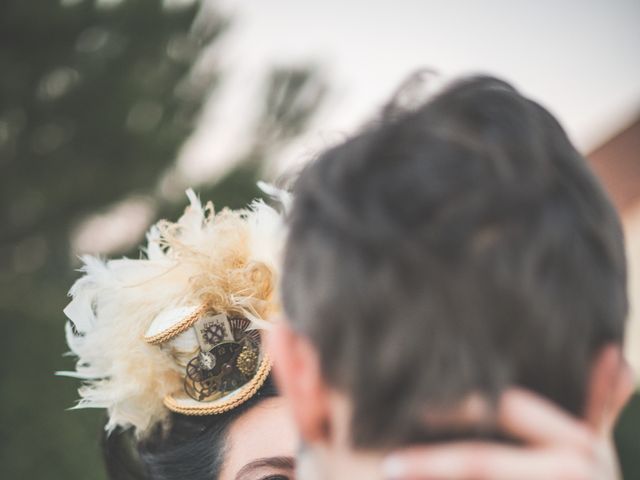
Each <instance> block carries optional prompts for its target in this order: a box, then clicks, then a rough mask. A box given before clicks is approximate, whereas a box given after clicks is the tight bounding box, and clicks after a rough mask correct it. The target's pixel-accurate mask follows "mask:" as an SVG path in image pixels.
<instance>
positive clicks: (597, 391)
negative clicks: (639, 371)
mask: <svg viewBox="0 0 640 480" xmlns="http://www.w3.org/2000/svg"><path fill="white" fill-rule="evenodd" d="M633 391H634V375H633V372H632V370H631V367H630V366H629V364H628V363H627V362H626V360H625V358H624V355H623V353H622V347H621V346H620V345H616V344H613V343H612V344H608V345H606V346H605V347H603V348H602V349H601V350H600V352H599V353H598V355H597V356H596V358H595V360H594V362H593V364H592V367H591V373H590V378H589V384H588V386H587V402H586V405H585V407H586V408H585V419H586V420H587V422H588V423H589V424H590V425H591V426H592V427H593V428H594V429H595V430H597V431H599V432H601V433H606V434H609V433H611V432H612V431H613V428H614V427H615V424H616V421H617V419H618V416H619V415H620V413H621V412H622V409H623V408H624V406H625V405H626V404H627V402H628V401H629V399H630V398H631V395H632V394H633Z"/></svg>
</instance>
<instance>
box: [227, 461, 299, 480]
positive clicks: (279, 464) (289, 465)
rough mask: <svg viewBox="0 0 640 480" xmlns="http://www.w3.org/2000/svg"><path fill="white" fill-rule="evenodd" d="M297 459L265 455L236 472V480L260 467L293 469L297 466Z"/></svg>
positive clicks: (240, 479)
mask: <svg viewBox="0 0 640 480" xmlns="http://www.w3.org/2000/svg"><path fill="white" fill-rule="evenodd" d="M295 464H296V463H295V459H294V458H293V457H265V458H259V459H257V460H254V461H253V462H250V463H247V464H246V465H245V466H244V467H242V468H241V469H240V470H239V471H238V473H237V474H236V480H242V479H243V477H244V476H245V475H246V474H248V473H250V472H252V471H254V470H256V469H258V468H265V467H271V468H280V469H283V470H285V469H286V470H293V469H294V468H295Z"/></svg>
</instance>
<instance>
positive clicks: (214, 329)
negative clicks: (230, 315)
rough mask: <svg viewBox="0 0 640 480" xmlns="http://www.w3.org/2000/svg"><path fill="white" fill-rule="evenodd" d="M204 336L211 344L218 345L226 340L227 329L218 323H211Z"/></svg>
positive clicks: (203, 333)
mask: <svg viewBox="0 0 640 480" xmlns="http://www.w3.org/2000/svg"><path fill="white" fill-rule="evenodd" d="M202 336H203V337H204V339H205V340H206V341H207V343H209V344H210V345H217V344H218V343H220V342H222V341H224V337H225V331H224V327H223V326H222V325H220V324H218V323H210V324H209V325H207V326H206V327H205V329H204V331H203V332H202Z"/></svg>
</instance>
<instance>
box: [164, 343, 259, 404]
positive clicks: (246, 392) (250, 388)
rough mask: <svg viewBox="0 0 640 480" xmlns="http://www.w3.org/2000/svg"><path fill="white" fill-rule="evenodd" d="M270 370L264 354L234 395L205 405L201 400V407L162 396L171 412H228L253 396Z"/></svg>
mask: <svg viewBox="0 0 640 480" xmlns="http://www.w3.org/2000/svg"><path fill="white" fill-rule="evenodd" d="M270 371H271V362H270V361H269V359H268V358H267V357H266V356H265V357H264V358H263V359H262V363H261V364H260V367H259V368H258V371H257V372H256V374H255V375H254V377H253V378H252V379H251V380H250V381H249V382H248V383H246V384H245V385H244V386H242V387H241V388H240V391H239V392H238V393H237V394H236V395H234V396H233V397H232V398H230V399H228V400H226V401H223V402H220V403H215V404H213V405H207V404H206V403H205V402H202V406H201V407H200V406H198V407H185V406H183V405H180V404H179V403H178V401H177V400H176V399H175V398H174V397H173V396H171V395H167V396H166V397H164V405H165V406H166V407H167V408H168V409H169V410H171V411H172V412H176V413H181V414H183V415H191V416H198V415H218V414H220V413H224V412H228V411H229V410H233V409H234V408H236V407H238V406H240V405H242V404H243V403H244V402H246V401H247V400H249V399H250V398H251V397H253V396H254V395H255V394H256V393H257V392H258V390H260V387H262V385H264V382H265V381H266V379H267V377H268V376H269V372H270Z"/></svg>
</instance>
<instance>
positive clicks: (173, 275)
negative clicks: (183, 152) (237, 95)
mask: <svg viewBox="0 0 640 480" xmlns="http://www.w3.org/2000/svg"><path fill="white" fill-rule="evenodd" d="M265 188H266V189H267V190H268V191H270V193H274V194H277V195H278V196H279V198H280V200H281V201H282V202H283V204H286V202H287V198H286V194H285V193H284V192H276V191H275V189H273V188H272V187H268V186H266V187H265ZM187 196H188V198H189V200H190V205H189V206H188V207H187V209H186V210H185V213H184V215H183V216H182V217H181V218H180V219H179V220H178V221H177V222H170V221H166V220H163V221H160V222H158V223H157V224H156V225H154V226H153V227H152V228H151V229H150V231H149V233H148V234H147V245H146V248H144V249H143V252H144V258H142V259H138V260H134V259H128V258H123V259H117V260H108V261H103V260H101V259H98V258H95V257H92V256H84V257H82V261H83V263H84V266H83V267H82V269H81V271H82V272H83V276H82V277H81V278H80V279H78V280H77V281H76V283H75V284H74V285H73V286H72V288H71V290H70V292H69V295H70V296H71V297H72V300H71V303H69V305H68V306H67V307H66V308H65V310H64V312H65V314H66V315H67V317H68V318H69V322H68V323H67V328H66V333H67V342H68V345H69V347H70V349H71V352H72V353H73V354H75V355H76V356H77V358H78V360H77V364H76V370H75V371H74V372H62V374H63V375H68V376H73V377H77V378H80V379H82V380H83V381H84V384H83V386H82V387H81V388H80V389H79V394H80V397H81V398H80V400H79V402H78V405H77V406H76V407H75V408H84V407H98V408H105V409H107V410H108V416H109V420H108V423H107V426H106V428H107V430H112V429H114V428H115V427H118V426H120V427H123V428H128V427H134V428H135V430H136V432H137V433H138V434H142V433H144V432H145V431H146V430H147V429H148V428H149V427H150V426H151V425H153V424H155V423H156V422H159V421H163V420H164V419H165V418H166V416H167V414H168V412H169V411H174V412H178V413H181V414H185V415H211V414H218V413H222V412H225V411H228V410H230V409H232V408H235V407H236V406H238V405H240V404H242V403H243V402H245V401H246V400H248V399H249V398H251V397H252V396H253V395H254V394H255V393H256V392H257V391H258V390H259V388H260V387H261V386H262V384H263V383H264V381H265V379H266V378H267V376H268V374H269V371H270V362H269V359H268V358H267V355H266V354H265V352H264V349H263V348H262V332H263V331H264V330H265V329H268V328H269V327H270V325H271V319H272V318H273V316H274V314H276V313H277V312H278V310H279V308H280V307H279V302H278V294H277V291H276V289H277V284H278V270H279V267H278V266H279V256H280V251H281V248H282V245H283V242H284V225H283V219H282V216H281V214H280V213H279V212H278V211H277V210H275V209H274V208H272V207H270V206H268V205H266V204H265V203H263V202H262V201H256V202H254V203H253V204H252V205H251V206H250V208H248V209H245V210H228V209H224V210H222V211H220V212H218V213H215V212H214V209H213V205H212V204H211V203H208V204H207V205H205V206H202V204H201V203H200V201H199V199H198V198H197V197H196V195H195V194H194V192H193V191H191V190H189V191H187ZM285 206H286V205H285Z"/></svg>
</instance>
